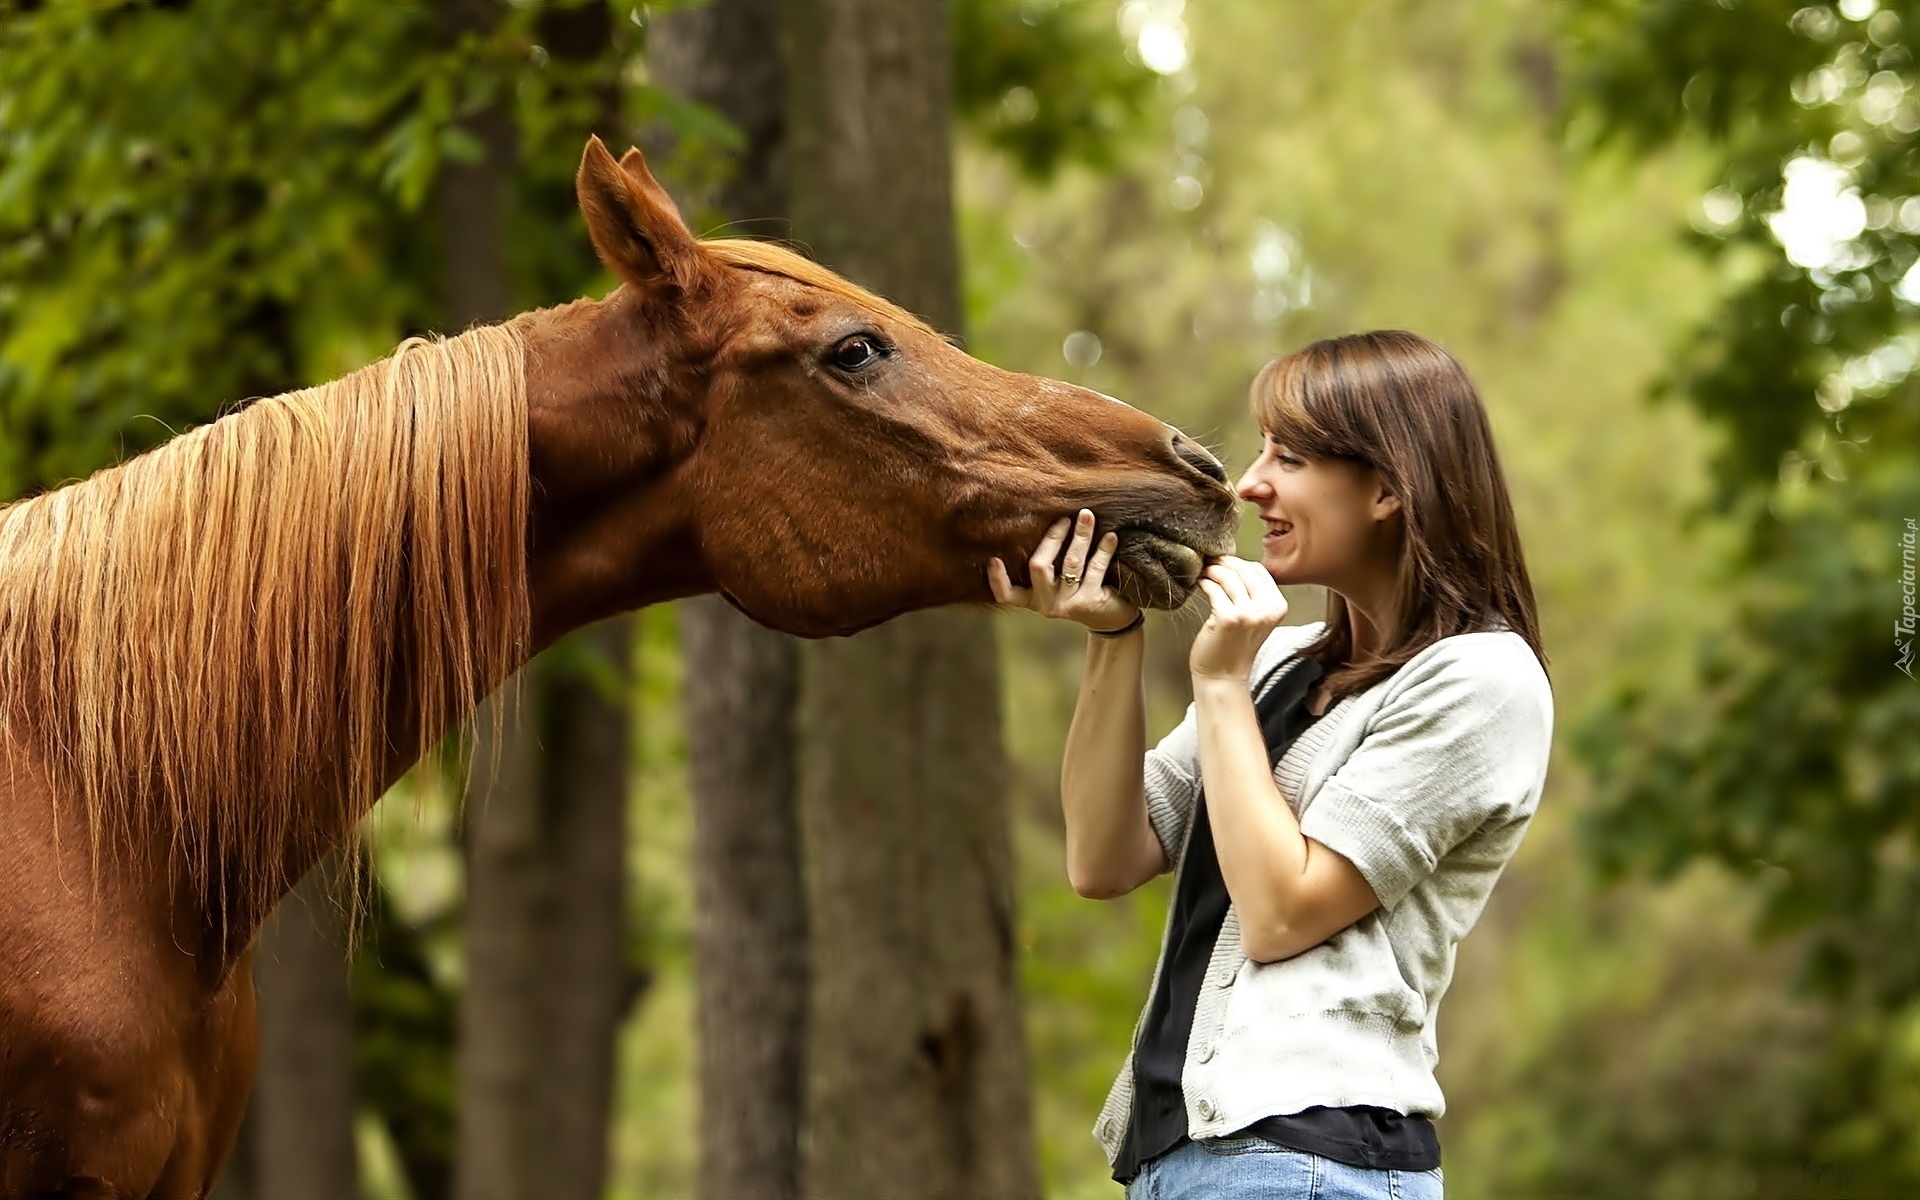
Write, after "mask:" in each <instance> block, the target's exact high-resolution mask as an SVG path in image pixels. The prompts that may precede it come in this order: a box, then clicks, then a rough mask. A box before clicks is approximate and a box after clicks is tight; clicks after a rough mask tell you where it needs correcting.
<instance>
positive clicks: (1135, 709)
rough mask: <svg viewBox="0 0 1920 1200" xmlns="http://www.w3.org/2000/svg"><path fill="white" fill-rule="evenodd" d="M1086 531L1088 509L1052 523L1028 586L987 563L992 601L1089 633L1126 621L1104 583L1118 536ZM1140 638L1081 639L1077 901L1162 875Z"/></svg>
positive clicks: (1074, 804) (1073, 863)
mask: <svg viewBox="0 0 1920 1200" xmlns="http://www.w3.org/2000/svg"><path fill="white" fill-rule="evenodd" d="M1093 526H1094V521H1093V513H1092V512H1091V511H1089V510H1087V509H1082V510H1081V511H1080V513H1079V514H1078V515H1077V516H1076V517H1075V518H1074V519H1073V520H1072V521H1071V522H1069V521H1068V520H1067V518H1065V517H1062V518H1061V519H1060V520H1058V521H1056V522H1054V523H1053V525H1052V526H1051V527H1049V528H1048V530H1047V533H1046V536H1045V537H1043V538H1042V539H1041V541H1040V545H1039V547H1038V548H1037V549H1035V550H1034V552H1033V557H1032V558H1031V559H1029V560H1028V563H1027V566H1028V577H1029V579H1030V580H1031V581H1032V586H1031V587H1024V588H1023V587H1018V586H1016V585H1015V584H1014V583H1013V581H1012V579H1011V578H1010V577H1009V576H1008V574H1007V568H1006V564H1004V563H1002V562H1001V561H1000V560H999V559H997V558H996V559H993V560H992V561H991V562H989V563H988V564H987V582H988V584H989V586H991V587H992V589H993V597H994V599H995V600H997V601H998V602H999V603H1001V604H1003V605H1006V606H1008V607H1013V608H1028V609H1032V610H1033V611H1034V612H1037V613H1040V614H1041V615H1042V616H1048V617H1060V618H1064V619H1067V620H1071V621H1077V622H1079V623H1080V624H1082V625H1085V626H1086V627H1087V628H1088V629H1089V630H1091V631H1094V632H1096V633H1097V632H1099V631H1102V630H1119V629H1122V628H1125V627H1126V626H1128V625H1130V624H1132V622H1133V621H1134V619H1135V618H1137V617H1138V616H1139V614H1140V610H1139V609H1138V608H1136V607H1134V606H1133V605H1132V604H1130V603H1128V602H1127V601H1126V600H1125V599H1123V598H1122V597H1121V596H1120V595H1119V594H1118V593H1116V592H1114V591H1113V590H1112V589H1110V588H1108V587H1107V586H1106V573H1107V567H1108V565H1109V564H1110V563H1111V562H1112V561H1113V553H1114V550H1115V548H1116V547H1117V546H1118V545H1119V539H1118V538H1116V537H1115V536H1114V535H1113V534H1111V533H1109V534H1107V535H1106V536H1105V537H1104V538H1102V539H1101V541H1100V545H1099V546H1098V547H1095V546H1094V545H1093ZM1070 531H1071V533H1072V537H1071V539H1069V538H1068V533H1069V532H1070ZM1063 547H1064V548H1065V553H1064V554H1062V548H1063ZM1056 558H1057V559H1059V563H1058V572H1057V576H1056V564H1055V559H1056ZM1146 642H1147V638H1146V634H1145V633H1144V632H1143V631H1142V630H1139V629H1135V630H1134V631H1133V632H1131V633H1128V634H1125V635H1123V636H1120V637H1096V636H1093V635H1092V634H1089V636H1088V637H1087V665H1086V668H1085V670H1084V671H1083V672H1082V674H1081V677H1080V699H1079V702H1078V703H1077V704H1075V706H1074V710H1073V725H1072V727H1071V729H1070V730H1069V731H1068V733H1067V749H1066V756H1065V759H1064V760H1063V761H1062V763H1061V766H1060V805H1061V809H1062V811H1063V812H1064V813H1065V816H1066V822H1067V879H1068V880H1069V881H1070V882H1071V883H1072V884H1073V889H1074V891H1076V892H1079V893H1080V894H1081V895H1082V896H1089V897H1094V898H1096V899H1107V898H1110V897H1113V896H1121V895H1125V894H1126V893H1127V892H1130V891H1132V890H1133V889H1135V888H1137V887H1139V886H1140V885H1141V884H1143V883H1145V882H1146V881H1147V880H1149V879H1152V878H1153V877H1154V876H1155V875H1158V874H1159V873H1160V872H1162V871H1164V870H1166V862H1167V858H1166V852H1165V851H1163V850H1162V849H1161V847H1160V839H1159V837H1158V836H1157V835H1155V833H1154V831H1153V826H1152V824H1151V823H1149V821H1148V819H1147V800H1146V785H1145V781H1144V768H1143V765H1142V760H1143V759H1144V757H1145V755H1146V740H1147V735H1146V704H1145V701H1144V700H1143V698H1142V696H1141V686H1142V685H1141V679H1142V673H1141V664H1142V661H1143V659H1144V648H1145V646H1146Z"/></svg>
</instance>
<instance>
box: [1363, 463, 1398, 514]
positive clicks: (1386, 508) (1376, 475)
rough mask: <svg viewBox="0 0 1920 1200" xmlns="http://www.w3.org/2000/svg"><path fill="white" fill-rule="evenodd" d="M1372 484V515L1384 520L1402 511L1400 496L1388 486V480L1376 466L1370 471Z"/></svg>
mask: <svg viewBox="0 0 1920 1200" xmlns="http://www.w3.org/2000/svg"><path fill="white" fill-rule="evenodd" d="M1370 476H1371V478H1370V481H1369V482H1370V486H1371V487H1372V489H1373V505H1372V515H1373V519H1374V520H1376V521H1384V520H1386V519H1388V518H1389V517H1392V516H1394V515H1396V514H1398V513H1399V512H1400V497H1398V496H1396V495H1394V494H1393V492H1392V491H1391V490H1389V489H1388V487H1387V481H1386V480H1385V479H1383V478H1381V476H1380V472H1379V470H1378V469H1377V468H1376V469H1374V470H1373V471H1372V472H1371V473H1370Z"/></svg>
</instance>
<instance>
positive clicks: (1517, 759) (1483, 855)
mask: <svg viewBox="0 0 1920 1200" xmlns="http://www.w3.org/2000/svg"><path fill="white" fill-rule="evenodd" d="M1323 628H1324V626H1323V625H1322V624H1321V623H1319V622H1316V623H1314V624H1312V625H1304V626H1282V627H1281V628H1279V629H1276V630H1274V632H1273V633H1272V635H1271V636H1269V637H1268V639H1267V641H1266V643H1265V644H1264V645H1263V646H1262V647H1261V649H1260V652H1259V654H1258V655H1257V656H1256V657H1255V659H1254V666H1253V674H1252V678H1253V679H1254V680H1261V679H1264V678H1266V676H1267V674H1268V672H1269V671H1270V670H1271V669H1272V668H1273V667H1275V666H1276V665H1278V664H1279V663H1281V662H1283V661H1286V660H1289V659H1292V658H1294V657H1295V656H1296V654H1297V652H1298V651H1299V650H1300V649H1301V648H1302V647H1304V646H1305V645H1307V644H1308V643H1309V642H1311V641H1312V640H1313V639H1314V638H1315V637H1317V636H1318V635H1319V634H1320V632H1321V630H1322V629H1323ZM1197 732H1198V731H1197V725H1196V719H1195V714H1194V710H1193V708H1192V707H1189V708H1188V709H1187V716H1186V719H1185V720H1184V721H1182V722H1181V723H1180V724H1179V726H1177V727H1176V728H1175V729H1174V730H1173V732H1171V733H1169V734H1168V735H1167V736H1166V737H1165V738H1164V739H1163V740H1162V741H1161V742H1160V744H1159V745H1158V746H1156V747H1154V748H1153V749H1152V750H1149V751H1148V752H1147V759H1146V790H1147V815H1148V818H1149V819H1150V820H1151V822H1152V824H1153V830H1154V833H1155V834H1157V835H1158V836H1159V838H1160V844H1161V845H1162V846H1163V847H1165V848H1166V851H1167V858H1168V861H1169V862H1171V863H1174V864H1176V865H1177V864H1178V863H1180V862H1181V861H1182V860H1183V859H1184V856H1185V852H1186V842H1187V834H1188V832H1189V830H1190V829H1191V825H1192V816H1193V807H1194V799H1195V797H1196V796H1197V795H1198V794H1199V791H1200V755H1199V743H1198V741H1197ZM1552 736H1553V693H1552V692H1551V690H1550V689H1549V688H1548V685H1547V676H1546V672H1545V671H1544V670H1543V669H1542V668H1541V665H1540V662H1539V660H1538V659H1537V658H1535V657H1534V654H1533V651H1532V650H1531V649H1530V648H1529V647H1528V646H1527V644H1526V642H1525V641H1524V640H1523V639H1522V638H1521V637H1520V635H1519V634H1517V633H1514V632H1512V631H1511V630H1509V629H1507V628H1505V627H1504V626H1501V627H1497V628H1495V629H1491V630H1488V631H1485V632H1478V633H1467V634H1460V635H1458V636H1455V637H1449V638H1442V639H1441V640H1440V641H1438V642H1436V643H1434V644H1433V645H1432V646H1429V647H1428V648H1427V649H1425V650H1423V651H1421V652H1420V653H1419V654H1417V655H1415V656H1414V657H1413V659H1411V660H1410V661H1409V662H1408V663H1407V664H1406V665H1405V666H1403V667H1401V668H1400V669H1399V670H1398V671H1396V672H1395V673H1394V674H1393V675H1391V676H1390V677H1388V678H1387V679H1384V680H1382V681H1381V682H1379V683H1377V684H1375V685H1374V686H1373V687H1371V688H1368V689H1367V690H1366V691H1364V692H1361V693H1359V694H1357V695H1352V696H1347V697H1343V698H1342V699H1341V700H1340V701H1339V702H1338V703H1336V704H1334V705H1333V707H1332V708H1330V709H1329V710H1328V711H1327V712H1326V713H1325V715H1323V716H1322V717H1321V718H1320V719H1319V720H1317V721H1315V722H1314V723H1313V724H1312V725H1310V726H1308V728H1307V730H1306V732H1304V733H1303V734H1302V735H1301V736H1300V738H1299V739H1298V740H1297V741H1295V742H1294V744H1293V746H1292V747H1291V748H1290V749H1289V750H1288V751H1287V754H1286V756H1285V757H1283V758H1282V759H1281V760H1280V763H1279V765H1278V766H1277V767H1276V768H1275V769H1274V781H1275V782H1276V783H1277V784H1278V785H1279V788H1280V793H1281V795H1282V796H1284V797H1285V798H1286V800H1287V803H1288V804H1290V805H1291V806H1292V807H1293V810H1294V812H1295V813H1296V814H1298V816H1299V818H1300V828H1301V832H1302V833H1304V834H1305V835H1306V836H1307V837H1310V838H1312V839H1314V840H1315V841H1317V842H1320V843H1321V844H1322V845H1325V846H1328V847H1330V848H1331V849H1333V850H1336V851H1338V852H1339V853H1340V854H1342V855H1344V856H1345V857H1346V858H1347V859H1348V860H1350V861H1351V862H1352V863H1353V865H1354V866H1355V867H1356V868H1358V869H1359V871H1360V873H1361V874H1362V875H1364V876H1365V877H1366V879H1367V882H1368V883H1369V884H1371V885H1372V886H1373V890H1374V893H1375V894H1376V895H1377V896H1379V898H1380V903H1381V907H1380V908H1379V909H1378V910H1376V911H1375V912H1373V913H1371V914H1369V915H1368V916H1366V917H1363V918H1361V919H1360V920H1359V921H1358V922H1356V923H1354V924H1353V925H1350V926H1348V927H1347V928H1346V929H1344V930H1342V931H1341V932H1339V933H1337V934H1335V935H1334V936H1333V937H1331V938H1329V939H1328V940H1327V941H1325V942H1323V943H1321V944H1320V945H1318V946H1315V947H1314V948H1313V949H1311V950H1308V951H1306V952H1304V953H1302V954H1299V955H1296V956H1294V957H1293V958H1289V959H1285V960H1283V961H1280V962H1274V963H1256V962H1253V961H1251V960H1249V959H1248V958H1247V956H1246V954H1245V953H1244V952H1243V951H1242V949H1241V946H1240V922H1239V916H1238V914H1237V913H1236V912H1235V911H1234V910H1233V909H1232V908H1229V909H1228V910H1227V918H1226V922H1225V924H1224V925H1223V926H1222V927H1221V930H1220V937H1219V940H1218V941H1216V942H1215V943H1214V947H1213V954H1212V957H1211V960H1210V961H1209V963H1208V967H1207V975H1206V982H1205V984H1204V985H1203V986H1202V988H1201V992H1200V1000H1199V1004H1198V1007H1197V1008H1196V1010H1195V1012H1194V1018H1193V1033H1192V1035H1191V1037H1190V1038H1189V1040H1188V1043H1187V1059H1186V1064H1185V1066H1184V1067H1183V1068H1182V1070H1181V1074H1180V1085H1181V1090H1182V1091H1183V1092H1184V1093H1185V1096H1186V1102H1187V1130H1188V1133H1189V1135H1190V1136H1192V1137H1194V1138H1196V1139H1197V1138H1206V1137H1222V1136H1225V1135H1227V1134H1230V1133H1233V1132H1235V1131H1237V1130H1239V1129H1242V1128H1245V1127H1246V1126H1247V1125H1249V1124H1251V1123H1253V1122H1254V1121H1257V1120H1259V1119H1260V1118H1262V1117H1268V1116H1276V1115H1280V1114H1284V1113H1294V1112H1299V1111H1300V1110H1302V1109H1305V1108H1311V1107H1313V1106H1315V1105H1325V1106H1328V1107H1339V1106H1344V1105H1357V1104H1367V1105H1375V1106H1378V1107H1380V1108H1390V1109H1394V1110H1396V1111H1398V1112H1403V1113H1423V1114H1426V1115H1428V1116H1435V1117H1437V1116H1439V1115H1440V1114H1441V1113H1442V1112H1443V1111H1444V1110H1445V1108H1446V1102H1445V1100H1444V1099H1443V1098H1442V1097H1441V1095H1440V1086H1439V1084H1438V1083H1437V1082H1436V1081H1435V1079H1434V1073H1433V1071H1434V1065H1435V1063H1437V1062H1438V1061H1439V1051H1438V1049H1437V1046H1436V1042H1435V1036H1434V1028H1435V1022H1436V1020H1437V1017H1438V1013H1439V1008H1440V998H1441V996H1442V995H1444V994H1445V993H1446V990H1447V983H1448V981H1449V980H1450V979H1451V978H1452V975H1453V957H1454V950H1455V947H1457V946H1458V945H1459V942H1460V939H1461V938H1463V937H1465V936H1466V934H1467V931H1468V930H1469V929H1471V928H1473V924H1474V922H1475V921H1476V920H1477V919H1478V918H1479V916H1480V910H1481V908H1482V907H1484V906H1485V904H1486V902H1487V895H1488V893H1489V892H1491V891H1492V890H1493V884H1494V881H1495V880H1496V879H1498V878H1499V876H1500V872H1501V870H1502V868H1504V867H1505V866H1506V864H1507V860H1508V859H1509V858H1511V857H1512V856H1513V852H1514V849H1515V848H1516V847H1517V846H1518V845H1519V844H1520V838H1521V835H1522V834H1523V833H1525V832H1526V828H1527V823H1528V822H1529V821H1530V820H1531V819H1532V817H1533V813H1534V809H1535V807H1536V806H1537V805H1538V803H1539V801H1540V791H1541V788H1542V786H1543V785H1544V783H1545V781H1546V774H1547V753H1548V748H1549V745H1550V743H1551V741H1552ZM1168 916H1169V920H1171V916H1172V914H1171V912H1169V914H1168ZM1165 966H1166V940H1165V935H1164V934H1163V935H1162V939H1161V946H1160V962H1159V963H1158V964H1156V966H1155V967H1154V980H1153V984H1152V985H1150V986H1149V988H1148V993H1147V994H1148V996H1149V997H1151V995H1152V994H1153V989H1154V988H1155V987H1158V986H1159V980H1160V973H1161V971H1162V970H1164V969H1165ZM1145 1016H1146V1014H1145V1012H1144V1011H1142V1013H1141V1019H1142V1020H1144V1019H1145ZM1139 1037H1140V1026H1139V1023H1138V1022H1136V1024H1135V1026H1134V1040H1135V1041H1136V1042H1137V1041H1138V1040H1139ZM1132 1102H1133V1056H1132V1054H1131V1053H1129V1054H1128V1056H1127V1061H1126V1063H1125V1065H1124V1066H1123V1067H1122V1068H1121V1071H1120V1076H1119V1078H1118V1079H1117V1080H1116V1081H1115V1082H1114V1085H1113V1090H1112V1091H1111V1092H1110V1093H1109V1094H1108V1096H1107V1102H1106V1105H1105V1107H1104V1108H1102V1109H1101V1112H1100V1119H1099V1121H1098V1122H1097V1123H1096V1124H1095V1126H1094V1136H1095V1137H1096V1138H1097V1139H1098V1140H1099V1141H1100V1144H1101V1146H1102V1148H1103V1149H1105V1151H1106V1154H1107V1160H1108V1162H1112V1161H1113V1160H1114V1158H1115V1157H1116V1156H1117V1155H1118V1153H1119V1148H1120V1142H1121V1139H1122V1137H1123V1136H1124V1135H1125V1133H1126V1128H1127V1118H1128V1111H1129V1108H1130V1106H1131V1104H1132Z"/></svg>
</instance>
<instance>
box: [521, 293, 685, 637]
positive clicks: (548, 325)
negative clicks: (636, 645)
mask: <svg viewBox="0 0 1920 1200" xmlns="http://www.w3.org/2000/svg"><path fill="white" fill-rule="evenodd" d="M520 320H521V325H520V328H521V331H522V334H523V336H524V337H525V339H526V344H527V406H528V417H527V425H528V429H527V436H528V446H529V453H530V456H531V462H532V472H533V507H532V513H531V516H530V522H529V525H530V531H531V539H532V544H531V546H530V548H529V555H528V588H529V597H530V602H531V605H532V615H533V638H532V642H533V647H534V649H536V650H537V649H540V648H544V647H545V646H548V645H550V644H552V643H553V642H554V641H556V640H558V639H559V638H560V637H562V636H564V635H565V634H567V633H568V632H570V631H572V630H574V629H578V628H580V627H582V626H584V625H587V624H590V623H592V622H594V621H597V620H600V619H602V618H604V617H610V616H613V615H614V614H616V613H621V612H628V611H631V610H633V609H637V608H644V607H645V606H647V605H649V604H657V603H660V602H662V601H666V600H675V599H679V598H681V597H684V596H693V595H698V594H700V593H702V592H708V591H711V590H712V589H713V581H712V576H711V574H710V572H709V571H708V569H707V565H706V563H705V561H704V556H703V552H702V549H701V545H700V538H699V534H698V530H697V511H696V509H697V492H698V487H699V480H698V477H697V472H695V471H694V470H693V469H692V467H693V462H692V459H693V453H694V451H695V449H696V447H697V446H698V444H699V441H700V436H701V433H702V430H703V428H704V425H705V419H704V413H703V410H702V397H700V396H698V395H691V394H688V393H687V391H686V390H685V389H686V387H687V386H689V384H688V381H691V380H695V379H699V378H700V377H702V375H703V372H702V371H701V370H700V369H699V362H698V360H701V359H704V358H706V357H707V356H706V354H705V352H703V351H702V350H701V348H700V347H699V346H698V345H696V344H693V335H692V333H691V332H690V331H689V330H687V329H685V328H683V327H680V326H678V325H677V324H676V323H674V322H673V321H671V319H670V318H668V317H663V316H659V315H654V316H649V315H648V314H647V313H646V312H643V311H642V310H641V308H640V305H639V303H638V301H637V300H636V299H635V298H634V297H633V296H631V295H630V294H629V293H628V291H627V290H626V289H621V290H620V291H616V292H615V293H613V295H611V296H609V297H608V298H607V299H605V300H598V301H591V300H589V301H578V302H575V303H574V304H570V305H565V306H562V307H560V308H557V309H548V310H543V311H541V312H537V313H530V314H528V315H527V316H525V317H522V318H521V319H520Z"/></svg>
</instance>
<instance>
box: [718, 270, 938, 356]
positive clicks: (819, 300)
mask: <svg viewBox="0 0 1920 1200" xmlns="http://www.w3.org/2000/svg"><path fill="white" fill-rule="evenodd" d="M735 271H736V274H737V275H738V276H740V277H741V278H740V283H741V290H740V292H738V293H736V295H738V296H740V297H742V298H744V299H747V300H749V301H751V303H748V304H745V305H736V315H737V317H738V318H740V319H739V320H738V322H737V324H735V327H734V334H735V336H736V337H744V338H745V339H746V340H747V341H748V342H749V343H750V344H764V343H765V342H766V341H767V340H773V341H785V340H788V339H791V338H794V337H796V336H798V335H799V334H800V333H801V332H803V330H805V328H806V327H807V326H808V325H809V324H810V323H811V322H813V321H815V320H816V319H817V318H819V317H821V316H823V315H828V314H841V315H845V316H859V317H862V318H865V319H868V320H871V321H874V322H877V323H878V324H879V325H880V326H881V327H882V328H883V329H884V330H885V331H886V332H887V333H888V334H889V335H890V336H893V337H895V338H899V339H902V340H907V341H917V340H919V339H922V338H924V339H926V340H927V341H929V342H932V343H938V344H940V345H946V344H947V343H946V342H945V340H944V339H943V338H941V337H940V335H939V334H937V333H935V332H934V331H933V330H931V329H929V328H927V327H926V326H925V325H923V324H921V323H920V322H919V321H917V320H915V319H914V318H912V317H911V316H908V315H906V314H904V313H901V312H898V311H894V310H893V309H892V306H891V305H889V304H887V302H886V301H885V300H882V299H881V298H879V297H877V296H868V295H866V294H865V293H862V292H859V290H858V289H856V288H853V287H852V286H851V285H849V286H848V289H847V291H845V292H842V291H840V290H839V289H837V288H827V287H822V286H820V285H818V284H815V283H812V282H809V281H808V280H805V279H796V278H794V277H792V276H790V275H780V274H777V273H775V272H771V271H756V270H752V269H747V268H736V269H735Z"/></svg>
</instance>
